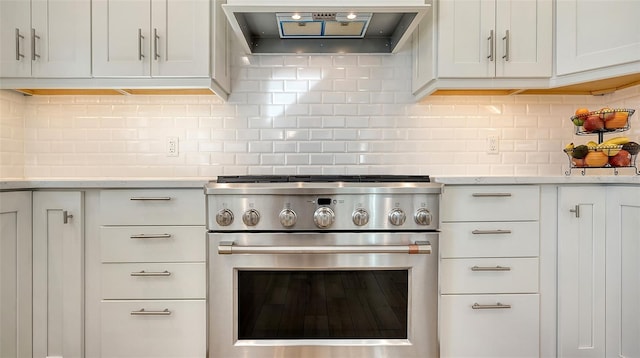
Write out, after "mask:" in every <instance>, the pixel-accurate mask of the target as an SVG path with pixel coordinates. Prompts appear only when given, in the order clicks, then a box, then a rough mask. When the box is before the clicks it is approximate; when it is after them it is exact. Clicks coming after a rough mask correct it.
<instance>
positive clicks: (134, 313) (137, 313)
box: [131, 308, 171, 316]
mask: <svg viewBox="0 0 640 358" xmlns="http://www.w3.org/2000/svg"><path fill="white" fill-rule="evenodd" d="M131 315H132V316H170V315H171V311H169V309H168V308H165V309H164V310H162V311H147V310H145V309H144V308H141V309H140V310H139V311H131Z"/></svg>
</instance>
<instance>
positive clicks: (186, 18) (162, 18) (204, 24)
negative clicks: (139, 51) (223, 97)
mask: <svg viewBox="0 0 640 358" xmlns="http://www.w3.org/2000/svg"><path fill="white" fill-rule="evenodd" d="M151 15H152V16H151V19H152V20H151V23H152V29H151V42H152V46H151V48H152V54H151V57H150V60H151V61H152V65H151V69H152V70H151V75H152V76H153V77H171V76H174V77H175V76H180V77H199V76H202V77H208V76H209V32H210V29H209V2H208V1H207V0H151Z"/></svg>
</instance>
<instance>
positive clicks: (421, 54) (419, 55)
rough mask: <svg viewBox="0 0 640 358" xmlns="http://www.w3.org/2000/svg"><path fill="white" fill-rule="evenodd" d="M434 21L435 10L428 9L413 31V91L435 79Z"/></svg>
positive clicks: (435, 21) (435, 40)
mask: <svg viewBox="0 0 640 358" xmlns="http://www.w3.org/2000/svg"><path fill="white" fill-rule="evenodd" d="M436 6H437V5H436ZM436 23H437V20H436V12H435V11H429V12H428V13H427V14H426V15H425V17H424V18H423V19H422V21H421V22H420V24H418V28H417V29H416V30H415V31H414V33H413V38H412V44H411V52H412V60H413V70H412V75H413V77H412V78H411V90H412V91H413V93H416V92H418V91H419V90H420V89H422V88H423V87H424V86H426V85H427V84H428V83H429V82H431V81H432V80H434V79H435V56H434V53H433V51H434V47H435V45H434V44H436V43H437V39H436V38H435V36H434V33H435V31H434V27H435V24H436Z"/></svg>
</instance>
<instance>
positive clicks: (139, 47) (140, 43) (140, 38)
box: [138, 29, 144, 61]
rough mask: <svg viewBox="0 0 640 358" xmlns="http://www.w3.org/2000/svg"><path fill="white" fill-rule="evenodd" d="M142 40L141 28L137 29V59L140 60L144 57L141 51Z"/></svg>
mask: <svg viewBox="0 0 640 358" xmlns="http://www.w3.org/2000/svg"><path fill="white" fill-rule="evenodd" d="M142 40H144V36H142V29H138V60H140V61H142V59H143V58H144V53H142Z"/></svg>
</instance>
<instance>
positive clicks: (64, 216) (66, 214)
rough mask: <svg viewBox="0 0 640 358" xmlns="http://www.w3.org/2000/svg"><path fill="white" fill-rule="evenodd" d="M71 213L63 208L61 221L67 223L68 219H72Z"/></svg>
mask: <svg viewBox="0 0 640 358" xmlns="http://www.w3.org/2000/svg"><path fill="white" fill-rule="evenodd" d="M72 218H73V215H71V214H69V212H68V211H66V210H63V211H62V223H63V224H68V223H69V219H72Z"/></svg>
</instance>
